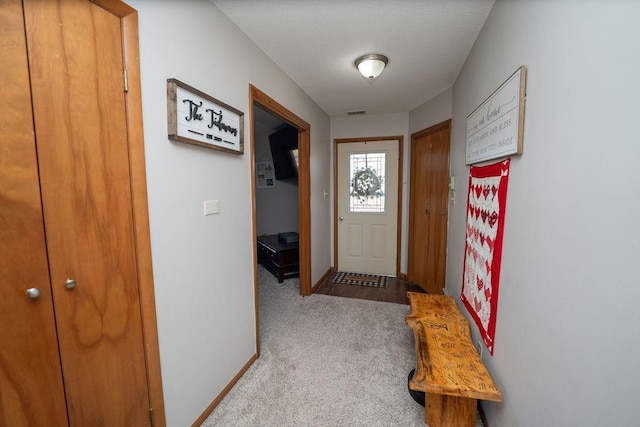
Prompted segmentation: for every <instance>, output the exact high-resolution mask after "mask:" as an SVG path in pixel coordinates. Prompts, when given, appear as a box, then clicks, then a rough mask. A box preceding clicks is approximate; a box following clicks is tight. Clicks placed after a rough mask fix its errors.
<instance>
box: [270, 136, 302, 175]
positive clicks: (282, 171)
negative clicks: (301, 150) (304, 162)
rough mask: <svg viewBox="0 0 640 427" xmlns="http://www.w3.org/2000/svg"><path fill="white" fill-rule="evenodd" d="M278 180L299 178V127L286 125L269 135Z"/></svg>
mask: <svg viewBox="0 0 640 427" xmlns="http://www.w3.org/2000/svg"><path fill="white" fill-rule="evenodd" d="M269 145H270V147H271V157H272V158H273V169H274V171H275V174H276V179H277V180H284V179H295V178H298V129H296V128H294V127H293V126H290V125H285V127H283V128H282V129H279V130H278V131H276V132H274V133H272V134H271V135H269Z"/></svg>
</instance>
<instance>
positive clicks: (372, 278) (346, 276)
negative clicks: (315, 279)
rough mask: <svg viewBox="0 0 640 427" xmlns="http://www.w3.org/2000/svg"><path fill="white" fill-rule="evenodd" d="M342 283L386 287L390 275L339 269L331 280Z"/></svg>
mask: <svg viewBox="0 0 640 427" xmlns="http://www.w3.org/2000/svg"><path fill="white" fill-rule="evenodd" d="M331 281H332V282H333V283H338V284H340V285H356V286H369V287H372V288H386V287H387V282H388V281H389V277H388V276H379V275H377V274H363V273H349V272H344V271H338V272H337V273H336V275H335V276H334V277H333V279H332V280H331Z"/></svg>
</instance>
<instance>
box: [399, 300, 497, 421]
mask: <svg viewBox="0 0 640 427" xmlns="http://www.w3.org/2000/svg"><path fill="white" fill-rule="evenodd" d="M407 295H408V297H409V304H410V306H411V313H410V314H409V315H408V316H407V317H406V323H407V326H409V327H410V328H411V329H412V330H413V334H414V338H415V346H416V371H415V374H414V376H413V378H412V379H411V381H410V382H409V388H411V389H412V390H416V391H422V392H424V393H425V417H424V421H425V423H427V424H429V427H475V425H476V413H477V405H478V399H484V400H493V401H496V402H501V401H502V393H501V392H500V390H499V389H498V387H497V386H496V384H495V383H494V382H493V379H491V375H489V372H488V371H487V368H486V367H485V366H484V364H483V363H482V360H481V359H480V357H479V356H478V353H477V351H476V348H475V347H474V345H473V342H472V340H471V333H470V330H469V322H467V319H466V318H465V317H464V316H463V315H462V313H461V312H460V310H459V309H458V306H457V305H456V303H455V301H454V299H453V297H450V296H447V295H430V294H422V293H415V292H408V293H407Z"/></svg>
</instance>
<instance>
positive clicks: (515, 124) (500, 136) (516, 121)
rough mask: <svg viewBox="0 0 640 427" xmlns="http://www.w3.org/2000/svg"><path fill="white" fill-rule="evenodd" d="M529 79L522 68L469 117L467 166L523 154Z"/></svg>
mask: <svg viewBox="0 0 640 427" xmlns="http://www.w3.org/2000/svg"><path fill="white" fill-rule="evenodd" d="M526 75H527V67H525V66H524V65H523V66H521V67H520V68H518V70H517V71H516V72H515V73H513V74H512V75H511V76H510V77H509V78H508V79H507V80H506V81H505V82H504V83H502V85H500V87H499V88H498V89H496V90H495V91H494V92H493V93H492V94H491V95H490V96H489V98H487V99H486V100H485V101H484V102H483V103H482V104H480V106H479V107H478V108H476V109H475V110H474V111H473V112H472V113H471V114H469V116H467V129H466V130H467V134H466V139H467V156H466V164H467V165H469V164H472V163H478V162H483V161H485V160H492V159H499V158H502V157H508V156H511V155H520V154H522V145H523V144H522V139H523V134H524V101H525V93H526V87H525V86H526Z"/></svg>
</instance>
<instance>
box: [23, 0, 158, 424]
mask: <svg viewBox="0 0 640 427" xmlns="http://www.w3.org/2000/svg"><path fill="white" fill-rule="evenodd" d="M24 10H25V25H26V34H27V47H28V57H29V66H30V73H31V90H32V99H33V113H34V120H35V133H36V144H37V152H38V162H39V168H40V183H41V193H42V204H43V209H44V222H45V232H46V241H47V247H48V255H49V268H50V277H51V287H52V292H53V299H54V306H55V315H56V321H57V330H58V340H59V346H60V355H61V364H62V371H63V378H64V385H65V391H66V398H67V408H68V414H69V424H70V425H71V426H87V425H95V426H98V425H101V426H125V425H131V426H134V425H135V426H142V425H149V421H150V417H149V407H150V405H149V396H148V389H147V378H146V367H145V358H144V354H145V352H144V344H143V334H142V322H141V311H140V309H141V307H140V299H139V289H138V279H137V267H136V251H135V236H134V229H133V209H132V189H131V176H130V163H129V157H128V156H129V151H128V137H127V121H126V102H125V91H124V90H125V88H124V83H123V80H124V79H123V68H124V65H123V48H122V28H121V19H120V18H119V17H118V16H115V15H113V14H112V13H111V12H109V11H108V10H106V9H104V8H102V7H100V6H98V5H96V4H94V3H92V2H90V1H88V0H56V1H54V0H48V1H40V0H33V1H29V0H27V1H25V2H24ZM70 280H72V281H73V282H70Z"/></svg>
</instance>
